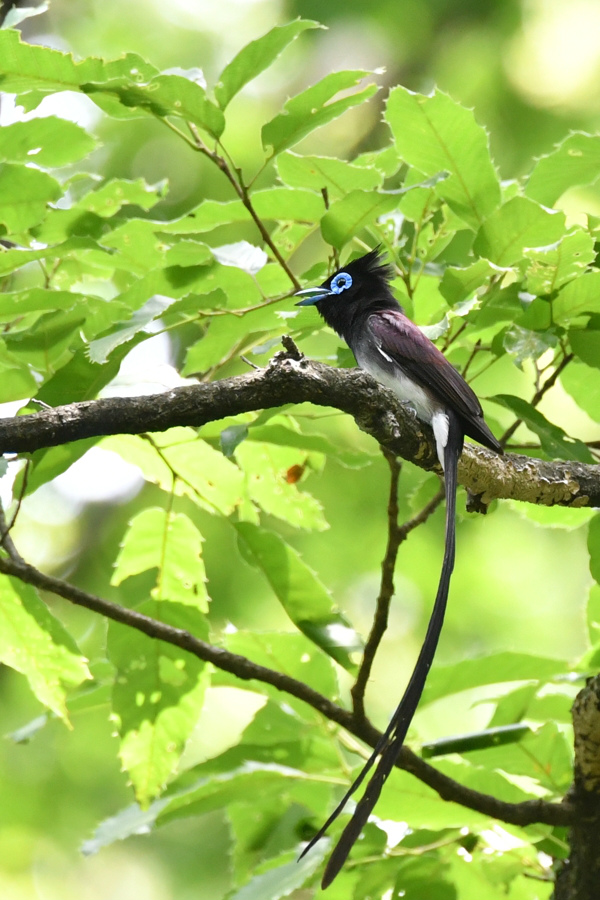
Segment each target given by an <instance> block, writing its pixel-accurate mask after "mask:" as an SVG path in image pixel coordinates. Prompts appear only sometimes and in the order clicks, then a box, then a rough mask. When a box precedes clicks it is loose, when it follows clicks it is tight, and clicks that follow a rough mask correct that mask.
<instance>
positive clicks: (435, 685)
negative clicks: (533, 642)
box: [421, 652, 568, 705]
mask: <svg viewBox="0 0 600 900" xmlns="http://www.w3.org/2000/svg"><path fill="white" fill-rule="evenodd" d="M566 671H568V670H567V666H566V663H564V662H563V661H562V660H559V659H550V658H547V657H543V656H532V655H529V654H526V653H508V652H507V653H494V654H492V655H490V656H483V657H479V658H476V659H465V660H462V661H461V662H459V663H455V664H454V665H452V666H434V667H433V669H432V670H431V673H430V674H429V677H428V679H427V684H426V685H425V690H424V692H423V699H422V701H421V703H422V704H423V705H424V704H426V703H433V701H434V700H439V699H440V697H448V696H450V695H451V694H457V693H459V692H460V691H466V690H469V688H474V687H481V686H482V685H484V684H500V683H502V682H505V681H542V682H545V681H549V680H551V679H552V678H553V677H554V676H555V675H562V674H564V673H565V672H566Z"/></svg>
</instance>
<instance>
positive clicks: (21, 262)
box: [0, 237, 98, 276]
mask: <svg viewBox="0 0 600 900" xmlns="http://www.w3.org/2000/svg"><path fill="white" fill-rule="evenodd" d="M97 249H98V245H97V243H96V242H95V241H93V240H89V239H88V238H84V237H73V238H69V239H68V240H66V241H64V243H62V244H57V245H55V246H54V247H44V248H42V249H41V250H21V249H17V248H13V249H10V250H3V251H0V276H2V275H7V274H9V273H10V272H14V271H15V270H16V269H20V268H21V267H22V266H26V265H27V263H30V262H34V261H35V260H37V259H59V260H65V259H70V258H78V257H79V256H83V255H85V252H86V251H87V250H97Z"/></svg>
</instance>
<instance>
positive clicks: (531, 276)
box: [524, 228, 596, 296]
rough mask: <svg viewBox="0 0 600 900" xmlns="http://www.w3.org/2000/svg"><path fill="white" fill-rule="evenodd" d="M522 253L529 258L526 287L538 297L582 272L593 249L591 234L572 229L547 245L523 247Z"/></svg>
mask: <svg viewBox="0 0 600 900" xmlns="http://www.w3.org/2000/svg"><path fill="white" fill-rule="evenodd" d="M524 256H525V259H530V260H531V263H530V265H529V267H528V269H527V273H526V278H527V290H528V291H529V293H531V294H535V295H536V296H540V295H543V294H551V293H552V292H553V291H556V290H558V289H559V288H560V287H562V285H563V284H566V283H567V282H568V281H572V280H573V279H574V278H578V277H579V276H580V275H582V274H583V273H584V272H585V269H586V267H587V266H588V265H589V264H590V263H591V262H593V261H594V259H595V257H596V252H595V250H594V239H593V237H592V236H591V234H588V233H587V231H584V230H583V229H582V228H576V229H575V230H574V231H572V232H570V233H569V234H565V236H564V237H563V238H562V239H561V240H560V241H558V243H557V244H554V245H552V246H550V247H541V248H537V249H533V250H527V249H526V250H525V252H524Z"/></svg>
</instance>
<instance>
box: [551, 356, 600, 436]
mask: <svg viewBox="0 0 600 900" xmlns="http://www.w3.org/2000/svg"><path fill="white" fill-rule="evenodd" d="M560 383H561V384H562V386H563V387H564V389H565V391H566V392H567V393H568V394H569V395H570V396H571V397H572V398H573V400H574V401H575V403H576V404H577V405H578V406H579V407H580V408H581V409H583V410H584V411H585V412H586V413H587V414H588V416H590V418H591V419H592V420H593V421H594V422H600V379H599V378H598V375H597V373H596V372H595V371H594V370H593V369H591V368H589V367H588V366H585V365H583V364H582V363H578V362H572V363H569V365H568V366H567V367H566V368H565V369H563V371H562V372H561V374H560Z"/></svg>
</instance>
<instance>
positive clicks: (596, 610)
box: [586, 524, 600, 647]
mask: <svg viewBox="0 0 600 900" xmlns="http://www.w3.org/2000/svg"><path fill="white" fill-rule="evenodd" d="M594 531H595V532H596V533H595V534H594V537H593V544H594V547H593V551H594V568H596V565H597V567H598V571H599V572H600V534H598V532H599V531H600V528H599V526H598V525H597V524H596V525H595V526H594ZM596 561H597V562H596ZM586 618H587V627H588V635H589V641H590V644H591V645H592V647H593V646H595V645H596V644H600V584H593V585H592V586H591V588H590V593H589V596H588V602H587V607H586Z"/></svg>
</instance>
